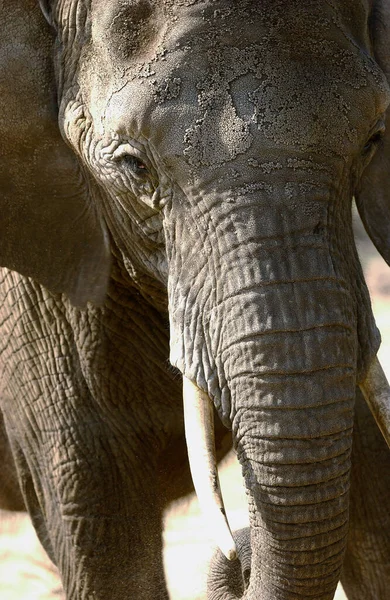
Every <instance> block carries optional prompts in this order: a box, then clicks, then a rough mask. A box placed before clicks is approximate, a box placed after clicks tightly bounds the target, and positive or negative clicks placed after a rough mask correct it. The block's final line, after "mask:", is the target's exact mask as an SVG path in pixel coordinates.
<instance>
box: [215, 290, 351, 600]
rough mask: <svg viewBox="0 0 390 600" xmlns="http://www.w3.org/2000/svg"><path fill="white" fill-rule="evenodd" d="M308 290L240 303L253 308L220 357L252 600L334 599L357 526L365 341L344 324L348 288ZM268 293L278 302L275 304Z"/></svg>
mask: <svg viewBox="0 0 390 600" xmlns="http://www.w3.org/2000/svg"><path fill="white" fill-rule="evenodd" d="M311 286H312V287H311V288H309V287H308V285H307V283H305V284H301V288H304V290H303V289H301V290H300V289H299V287H300V285H299V284H298V283H294V284H293V285H292V284H288V285H287V286H286V284H280V285H278V286H273V289H272V291H270V290H268V292H265V293H264V292H263V291H261V292H260V291H259V290H256V291H250V292H249V293H248V292H244V293H243V294H240V297H239V298H235V300H234V306H235V307H239V306H241V307H245V308H244V315H245V316H244V318H241V319H240V318H239V316H238V315H237V314H234V313H235V309H234V308H233V306H232V308H231V311H228V315H229V318H228V320H229V322H230V323H231V325H230V328H228V326H227V330H226V335H225V336H224V337H225V340H226V341H225V344H223V346H222V352H221V356H222V361H223V364H224V371H225V373H226V380H227V385H228V387H229V390H230V394H231V415H230V418H231V422H232V428H233V439H234V444H235V448H236V451H237V455H238V458H239V461H240V463H241V465H242V469H243V476H244V480H245V485H246V488H247V493H248V501H249V514H250V526H251V546H252V567H251V571H252V576H251V579H250V585H249V589H248V592H247V597H248V599H249V598H250V599H255V598H256V599H261V600H271V598H272V599H274V598H275V597H279V596H280V597H287V594H289V596H288V597H291V598H293V597H294V598H295V597H296V598H323V599H325V598H332V597H333V593H334V590H335V588H336V586H337V582H338V579H339V574H340V568H341V564H342V556H343V552H344V547H345V542H346V534H347V522H348V489H349V470H350V453H351V442H352V437H351V434H352V426H353V405H354V397H355V384H356V336H355V334H354V331H353V328H352V325H353V319H352V316H351V318H349V319H346V318H345V317H344V315H345V314H348V312H349V309H348V307H347V305H346V302H345V297H346V294H345V289H343V288H342V287H341V286H340V285H335V284H334V283H332V282H329V281H327V280H325V281H321V282H317V283H316V285H315V286H314V289H313V283H311ZM282 288H285V289H284V290H283V289H282ZM314 290H315V291H314ZM269 294H270V295H272V296H274V295H276V296H277V298H278V302H276V300H275V298H273V299H272V300H269V304H268V302H267V295H269ZM259 295H261V303H260V305H263V304H264V303H267V304H268V306H269V311H267V312H268V315H269V316H270V315H272V312H273V313H275V307H276V311H277V312H279V316H278V317H277V320H278V322H279V325H277V326H275V325H274V326H272V327H269V329H267V325H264V321H263V320H262V323H263V325H262V326H261V325H260V322H258V317H257V315H258V313H259V312H260V310H259V299H258V296H259ZM300 295H304V297H305V298H304V299H303V297H302V298H301V299H299V297H300ZM283 296H285V297H283ZM302 305H304V306H306V307H307V311H306V313H305V314H304V315H302V313H301V311H302V308H301V309H300V316H299V317H298V319H299V320H300V321H305V322H304V323H302V322H301V323H297V316H293V314H294V315H297V311H298V309H299V307H302ZM254 307H256V308H254ZM271 307H273V308H271ZM286 307H287V308H286ZM336 307H339V308H336ZM341 307H343V309H341ZM229 312H230V314H229ZM240 312H241V310H240ZM288 312H290V313H291V314H290V315H288V314H286V313H288ZM343 312H344V315H343V314H342V313H343ZM309 313H311V321H310V322H308V321H309V319H310V316H309ZM315 316H317V317H318V318H317V320H315V318H314V317H315ZM248 317H249V321H250V333H248V329H247V328H248V325H247V319H248ZM289 317H290V318H289ZM225 318H226V315H225ZM275 318H276V315H275ZM256 321H257V327H254V324H255V323H256ZM265 323H267V321H265ZM233 324H234V325H233ZM231 327H233V328H234V330H235V333H234V334H233V338H232V333H231ZM228 329H229V334H228V333H227V332H228ZM227 340H228V341H227ZM278 594H279V596H278Z"/></svg>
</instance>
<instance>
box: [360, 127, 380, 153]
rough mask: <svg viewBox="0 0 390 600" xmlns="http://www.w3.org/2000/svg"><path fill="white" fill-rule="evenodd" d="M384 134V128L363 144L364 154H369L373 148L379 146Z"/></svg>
mask: <svg viewBox="0 0 390 600" xmlns="http://www.w3.org/2000/svg"><path fill="white" fill-rule="evenodd" d="M383 135H384V129H381V130H379V131H376V132H375V133H374V134H373V135H372V136H371V137H370V139H369V140H368V141H367V142H366V144H365V145H364V146H363V151H362V154H363V156H366V155H367V154H369V153H370V152H371V150H374V149H375V148H376V147H377V146H379V144H380V143H381V142H382V141H383Z"/></svg>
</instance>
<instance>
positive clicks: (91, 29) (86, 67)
mask: <svg viewBox="0 0 390 600" xmlns="http://www.w3.org/2000/svg"><path fill="white" fill-rule="evenodd" d="M1 8H2V11H1V14H2V26H3V29H4V31H3V32H2V36H1V42H0V43H1V55H0V58H1V82H2V86H1V95H2V97H1V101H2V105H3V107H2V114H1V118H0V131H1V136H2V145H1V149H0V152H1V154H2V156H1V166H0V168H1V173H0V179H1V186H2V196H1V222H0V263H1V264H2V265H3V266H4V267H7V268H4V269H3V270H2V275H1V288H0V291H1V301H0V305H1V307H2V308H1V315H2V320H1V336H0V345H1V396H0V397H1V407H2V411H3V415H4V422H5V427H6V431H7V439H8V442H6V443H5V442H4V445H3V451H4V452H5V453H8V455H9V452H10V451H12V455H13V460H14V462H15V464H16V468H17V474H18V480H19V483H20V487H21V490H22V494H23V501H24V503H25V505H26V507H27V509H28V511H29V512H30V514H31V516H32V519H33V521H34V524H35V527H36V529H37V531H38V533H39V535H40V538H41V540H42V542H43V544H44V546H45V548H46V550H47V552H48V553H49V555H50V556H51V557H52V559H53V560H54V561H55V563H56V564H57V565H58V567H59V570H60V572H61V575H62V579H63V584H64V588H65V590H66V594H67V598H69V599H76V598H77V599H78V600H79V599H92V598H93V599H94V600H103V599H104V600H109V599H110V600H117V599H118V600H119V599H125V598H137V600H143V599H145V600H146V599H148V600H150V599H151V598H158V599H164V598H167V593H166V590H165V584H164V580H163V570H162V560H161V513H162V509H163V506H164V504H165V502H166V501H167V500H169V499H170V498H173V497H175V496H177V495H178V494H180V493H182V492H183V491H185V489H186V485H187V481H186V471H185V467H184V465H185V451H184V442H183V424H182V409H181V399H180V396H181V392H180V387H181V383H180V377H178V376H177V374H175V371H172V369H170V367H169V366H168V356H170V362H171V364H172V365H173V366H174V367H176V368H177V369H178V370H179V371H180V372H181V373H183V374H185V375H186V376H187V377H188V378H190V379H192V380H193V381H194V382H195V383H197V384H198V386H200V387H201V388H203V389H204V390H206V391H207V392H208V393H209V395H210V397H211V398H212V400H213V402H214V405H215V407H216V410H217V412H218V414H219V417H220V419H221V421H222V422H223V424H224V425H225V426H226V427H227V428H231V429H232V433H233V443H234V446H235V448H236V451H237V454H238V458H239V460H240V462H241V465H242V469H243V476H244V481H245V485H246V488H247V492H248V502H249V510H250V536H248V535H247V534H244V535H243V536H242V537H241V538H240V548H241V550H240V554H241V555H242V558H243V563H242V564H243V568H242V569H241V567H240V566H239V563H232V564H231V565H229V568H227V565H226V564H225V561H224V560H223V559H222V558H221V557H219V558H218V557H217V558H216V560H215V562H214V563H213V565H212V570H211V575H210V581H209V597H210V598H212V599H213V600H214V599H215V600H217V599H218V600H219V599H222V598H223V599H225V600H228V599H230V598H233V597H236V596H234V594H235V593H237V594H238V595H241V594H242V593H244V594H245V598H247V599H248V600H255V599H256V600H270V599H272V600H275V599H278V600H282V599H283V600H284V599H286V600H287V599H289V600H292V599H294V600H298V599H301V598H302V599H303V598H305V599H309V598H311V599H313V598H316V599H317V600H319V599H321V600H329V599H331V598H333V594H334V590H335V588H336V585H337V581H338V580H339V578H340V571H341V568H342V565H343V559H344V555H345V567H344V574H343V582H344V585H345V588H346V590H347V593H348V597H349V598H350V599H352V600H355V599H363V598H364V599H365V600H371V599H372V600H374V599H376V600H377V599H384V598H385V597H386V594H388V589H389V584H390V582H389V576H390V569H389V556H390V554H389V552H390V548H389V531H390V529H389V525H390V523H389V516H388V510H387V508H386V504H385V499H386V498H388V497H389V491H390V481H389V467H390V465H389V453H388V452H387V450H386V448H385V447H384V443H383V442H382V440H381V438H380V436H379V433H378V432H377V429H376V427H375V425H374V424H373V423H372V420H371V417H370V415H369V414H368V412H367V411H366V409H365V407H364V405H363V404H361V399H358V404H357V407H358V410H356V411H354V404H355V386H356V384H357V383H358V382H359V381H361V380H362V379H363V378H364V376H365V373H366V371H367V368H368V366H369V364H370V361H371V360H372V359H373V357H374V356H375V354H376V352H377V349H378V345H379V334H378V332H377V330H376V328H375V324H374V320H373V317H372V313H371V307H370V301H369V297H368V293H367V289H366V286H365V283H364V280H363V276H362V272H361V268H360V266H359V261H358V258H357V254H356V250H355V246H354V241H353V235H352V228H351V201H352V197H353V195H355V196H356V199H357V203H358V208H359V211H360V214H361V216H362V219H363V221H364V223H365V226H366V229H367V231H368V232H369V234H370V235H371V238H372V239H373V241H374V243H375V244H376V245H377V247H378V249H379V251H380V252H381V253H382V255H383V256H384V257H385V258H386V259H387V260H388V261H389V260H390V250H389V248H390V244H389V240H390V235H389V208H390V199H389V193H390V192H389V188H390V186H389V179H388V164H389V157H390V151H389V149H388V147H389V144H390V142H389V140H390V135H389V136H388V135H387V134H385V133H384V125H385V120H386V110H387V107H388V104H389V99H390V93H389V87H388V84H387V72H388V70H390V64H389V57H388V53H387V52H388V44H389V39H390V35H389V31H390V29H389V28H390V9H389V4H388V2H387V1H384V0H381V1H376V0H375V1H374V0H360V1H356V0H344V1H341V0H329V1H326V2H324V1H323V0H312V1H307V2H304V1H302V0H253V1H246V0H240V2H235V1H233V0H203V1H200V0H153V1H151V2H149V1H148V0H111V1H109V2H108V1H107V0H53V1H52V2H50V1H49V0H48V1H46V2H41V8H42V9H43V12H44V13H45V16H46V19H47V20H48V22H49V24H48V23H47V22H46V21H45V19H44V17H43V16H42V14H41V13H40V12H39V8H38V6H37V3H36V2H35V1H33V0H22V1H21V2H18V3H16V2H14V0H12V1H11V0H3V1H2V3H1ZM60 133H61V135H60ZM61 136H62V137H63V139H64V140H66V142H67V144H68V145H66V144H65V143H64V141H63V139H62V137H61ZM380 138H383V139H382V141H381V139H380ZM388 138H389V139H388ZM8 269H11V270H8ZM87 301H91V302H89V303H88V304H86V303H87ZM168 323H169V327H168ZM168 330H169V331H168ZM168 344H170V353H169V349H168ZM354 415H355V418H356V423H357V425H356V428H355V436H356V439H355V453H356V457H355V460H354V466H353V469H352V471H351V445H352V428H353V421H354ZM218 439H219V440H221V439H222V437H221V435H219V436H218ZM224 450H226V448H223V447H221V453H223V451H224ZM351 472H352V479H351V475H350V474H351ZM10 479H11V483H9V484H8V488H4V487H3V489H8V490H9V492H8V503H9V504H12V503H14V504H15V505H18V506H20V505H21V503H22V499H21V498H20V497H18V492H17V490H15V486H14V485H13V482H12V477H10V476H9V478H8V482H9V481H10ZM351 481H352V492H351V494H350V493H349V491H350V484H351ZM5 495H7V494H5ZM12 495H13V500H12V498H11V496H12ZM10 498H11V499H10ZM350 501H351V510H350V511H349V503H350ZM6 502H7V498H4V503H6ZM348 524H349V525H350V534H349V538H348V539H347V530H348ZM249 540H250V544H251V556H252V558H251V563H250V570H249V567H248V563H249V562H250V559H249V556H250V548H249ZM346 547H347V552H346V554H345V549H346ZM242 570H243V571H244V575H245V576H244V582H241V581H240V577H241V575H240V572H241V571H242ZM237 578H238V579H237ZM244 590H245V591H244Z"/></svg>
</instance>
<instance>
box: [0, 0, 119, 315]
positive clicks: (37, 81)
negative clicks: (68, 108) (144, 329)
mask: <svg viewBox="0 0 390 600" xmlns="http://www.w3.org/2000/svg"><path fill="white" fill-rule="evenodd" d="M3 4H4V3H3ZM1 26H2V31H1V36H0V81H1V85H0V104H1V117H0V137H1V145H0V156H1V160H0V265H1V266H3V267H8V268H9V269H12V270H15V271H18V272H19V273H21V274H22V275H26V276H29V277H32V278H33V279H35V280H36V281H38V282H39V283H40V284H42V285H43V286H45V287H47V288H48V289H49V290H51V291H53V292H64V293H66V294H67V295H68V296H69V298H70V299H71V301H72V302H73V303H74V304H76V305H84V304H85V303H86V302H87V301H89V300H90V301H92V302H95V303H100V302H102V300H103V298H104V295H105V291H106V287H107V282H108V277H109V268H110V259H109V256H110V252H109V244H108V239H107V234H106V232H105V229H104V225H103V223H102V220H101V219H100V217H99V215H98V213H97V210H96V207H95V206H94V205H93V203H92V201H91V198H92V193H91V183H88V182H87V180H86V178H85V176H84V175H83V173H82V171H81V168H80V166H79V163H78V160H77V158H76V156H75V155H74V154H73V152H72V151H71V150H70V148H69V147H68V146H67V145H66V144H65V142H64V141H63V139H62V137H61V134H60V131H59V127H58V121H57V105H56V88H55V78H54V72H53V66H52V60H51V54H52V47H53V41H54V40H53V37H52V36H53V34H54V32H53V30H52V29H51V28H50V27H49V25H48V24H47V23H46V21H45V19H44V17H43V15H42V13H41V11H40V9H39V6H38V4H37V2H36V0H23V2H15V1H14V0H5V6H4V10H3V11H2V23H1Z"/></svg>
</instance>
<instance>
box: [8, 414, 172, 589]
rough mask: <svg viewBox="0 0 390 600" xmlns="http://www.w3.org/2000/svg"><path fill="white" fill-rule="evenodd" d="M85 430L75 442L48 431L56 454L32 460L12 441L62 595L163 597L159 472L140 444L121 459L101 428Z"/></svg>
mask: <svg viewBox="0 0 390 600" xmlns="http://www.w3.org/2000/svg"><path fill="white" fill-rule="evenodd" d="M88 429H89V431H87V429H85V430H84V431H83V435H82V436H79V437H78V440H77V443H76V442H74V441H73V442H72V440H71V439H70V438H67V439H65V438H64V437H63V435H62V439H60V438H61V434H60V435H57V434H54V437H53V438H52V439H51V444H50V446H51V448H53V450H54V452H53V453H51V452H50V449H48V451H47V452H46V453H45V454H42V455H40V456H39V457H36V460H34V461H31V460H30V457H29V456H26V455H25V453H24V450H23V449H22V447H21V445H20V444H19V443H18V441H17V440H14V439H13V440H12V448H13V454H14V458H15V462H16V463H17V466H18V472H19V474H20V477H21V488H22V491H23V496H24V498H25V502H26V506H27V509H28V512H29V514H30V516H31V519H32V522H33V525H34V527H35V529H36V532H37V534H38V537H39V539H40V541H41V543H42V545H43V547H44V548H45V550H46V552H47V553H48V555H49V557H50V558H51V560H52V561H53V562H54V564H55V565H56V566H57V567H58V569H59V572H60V576H61V579H62V583H63V587H64V590H65V594H66V597H67V598H68V599H69V600H76V598H94V600H100V599H103V598H104V599H107V598H110V599H112V600H117V599H118V600H119V598H137V600H150V598H155V599H156V600H168V593H167V590H166V585H165V579H164V570H163V559H162V535H161V532H162V507H161V502H160V498H159V494H158V489H157V488H156V481H157V479H158V472H157V469H156V468H155V466H153V465H152V464H151V463H150V461H148V460H147V459H145V458H141V457H142V456H145V448H143V447H142V444H140V445H139V446H138V450H139V452H137V454H131V453H130V452H129V453H128V454H127V455H126V456H125V457H124V455H123V454H122V453H119V454H118V455H117V453H116V451H115V449H117V446H116V440H113V439H110V438H109V436H108V435H107V434H106V431H105V429H104V426H103V427H100V426H99V424H96V423H95V424H93V422H92V419H91V422H90V423H88ZM91 429H92V431H91ZM61 442H62V443H61ZM140 461H142V464H143V469H142V471H141V472H140V468H139V464H140ZM36 465H39V466H38V468H36ZM74 465H77V470H76V469H75V468H74ZM43 469H44V470H45V472H44V473H42V471H43ZM42 475H43V476H42Z"/></svg>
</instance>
